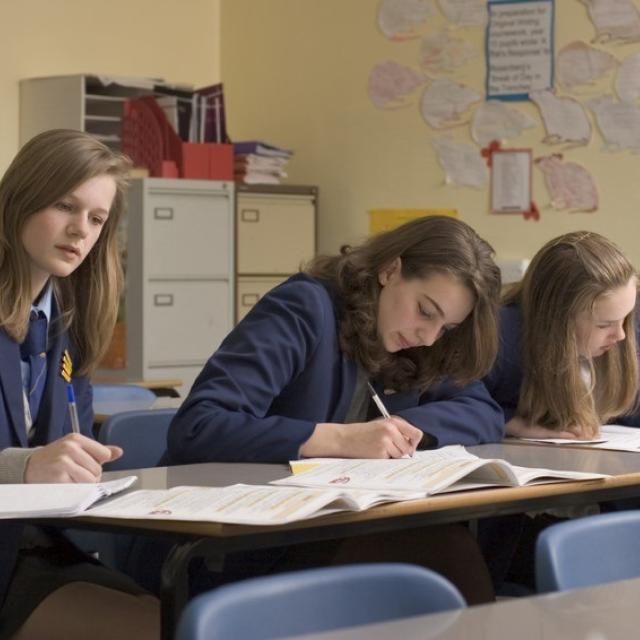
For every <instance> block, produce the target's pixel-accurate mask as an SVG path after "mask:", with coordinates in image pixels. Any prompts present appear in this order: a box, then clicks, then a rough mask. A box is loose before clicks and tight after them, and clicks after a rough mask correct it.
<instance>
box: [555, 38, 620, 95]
mask: <svg viewBox="0 0 640 640" xmlns="http://www.w3.org/2000/svg"><path fill="white" fill-rule="evenodd" d="M617 66H618V60H617V59H616V58H615V57H614V56H612V55H611V54H610V53H607V52H606V51H601V50H600V49H596V48H595V47H592V46H591V45H588V44H587V43H586V42H580V41H577V40H576V41H574V42H571V43H570V44H568V45H567V46H566V47H562V49H560V52H559V53H558V62H557V67H556V69H557V71H558V81H559V82H560V84H561V85H562V86H563V87H565V89H572V88H573V87H575V86H577V85H581V84H585V85H588V84H593V82H594V81H595V80H597V79H598V78H601V77H602V76H604V75H605V74H606V73H608V72H609V71H611V70H612V69H615V68H616V67H617Z"/></svg>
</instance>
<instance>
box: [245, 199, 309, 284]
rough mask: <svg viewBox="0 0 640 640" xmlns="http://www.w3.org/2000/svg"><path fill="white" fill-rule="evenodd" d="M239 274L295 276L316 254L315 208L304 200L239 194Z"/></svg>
mask: <svg viewBox="0 0 640 640" xmlns="http://www.w3.org/2000/svg"><path fill="white" fill-rule="evenodd" d="M236 225H237V237H238V243H237V251H238V273H240V274H261V273H264V274H274V273H275V274H286V273H295V272H296V271H298V269H299V268H300V263H301V262H306V261H307V260H310V259H311V258H313V256H314V254H315V205H314V200H313V199H312V198H309V197H304V196H265V195H260V196H253V195H252V194H238V202H237V212H236Z"/></svg>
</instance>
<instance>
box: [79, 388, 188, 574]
mask: <svg viewBox="0 0 640 640" xmlns="http://www.w3.org/2000/svg"><path fill="white" fill-rule="evenodd" d="M142 390H143V391H147V389H142ZM152 395H153V394H152ZM175 413H176V409H149V410H145V411H127V412H125V413H116V414H114V415H112V416H110V417H109V418H107V420H106V421H105V423H104V424H103V425H102V426H101V427H100V431H99V432H98V441H99V442H101V443H102V444H115V445H118V446H119V447H122V449H123V450H124V453H123V455H122V457H120V458H118V459H117V460H114V461H113V462H109V463H107V464H105V465H104V467H103V468H104V470H105V471H120V470H123V469H143V468H148V467H155V466H157V465H158V463H159V462H160V459H161V458H162V455H163V454H164V452H165V451H166V449H167V431H168V429H169V424H170V423H171V419H172V418H173V416H174V415H175ZM67 536H68V537H69V539H70V540H72V541H73V542H74V543H75V544H76V545H77V546H79V547H80V548H81V549H84V550H85V551H86V552H88V553H92V554H97V556H98V558H99V559H100V560H101V561H102V562H103V563H104V564H106V565H108V566H110V567H113V568H115V569H119V570H120V571H124V570H125V569H126V568H127V566H128V563H129V556H130V554H131V553H132V549H133V544H134V541H135V537H134V536H131V535H130V534H115V533H102V532H96V531H83V530H81V531H77V530H68V531H67Z"/></svg>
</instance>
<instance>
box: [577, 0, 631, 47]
mask: <svg viewBox="0 0 640 640" xmlns="http://www.w3.org/2000/svg"><path fill="white" fill-rule="evenodd" d="M581 2H582V4H583V5H585V6H586V7H587V10H588V11H589V16H590V17H591V21H592V22H593V26H594V27H595V29H596V36H595V39H594V40H595V41H596V42H608V41H609V40H625V41H635V40H640V12H639V11H638V9H637V8H636V7H635V5H634V4H633V2H632V1H631V0H581Z"/></svg>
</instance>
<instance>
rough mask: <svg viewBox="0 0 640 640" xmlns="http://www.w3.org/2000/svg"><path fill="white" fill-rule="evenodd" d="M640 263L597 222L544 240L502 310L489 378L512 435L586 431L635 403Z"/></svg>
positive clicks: (592, 430)
mask: <svg viewBox="0 0 640 640" xmlns="http://www.w3.org/2000/svg"><path fill="white" fill-rule="evenodd" d="M636 290H637V277H636V271H635V269H634V267H633V265H631V263H630V262H629V260H628V259H627V258H626V257H625V255H624V254H623V253H622V251H621V250H620V249H619V248H618V247H617V246H616V245H615V244H614V243H613V242H611V241H610V240H608V239H607V238H605V237H603V236H601V235H599V234H597V233H594V232H591V231H575V232H572V233H567V234H565V235H563V236H560V237H559V238H555V239H554V240H551V241H550V242H548V243H547V244H546V245H544V247H542V249H540V250H539V251H538V252H537V254H536V255H535V257H534V258H533V260H532V261H531V264H530V265H529V268H528V269H527V272H526V274H525V276H524V278H523V280H522V282H521V283H519V284H518V285H517V286H516V287H515V289H514V290H512V291H511V292H509V293H508V295H507V296H506V299H505V305H504V306H503V308H502V310H501V316H500V320H501V325H500V327H501V328H500V333H501V340H500V349H499V355H498V359H497V362H496V364H495V366H494V368H493V369H492V371H491V373H490V374H489V375H488V376H487V377H486V378H485V384H486V386H487V388H488V390H489V392H490V393H491V395H492V397H493V398H494V399H495V400H496V401H497V402H498V403H499V404H500V405H501V407H502V408H503V410H504V412H505V419H506V421H507V424H506V431H507V433H508V434H510V435H515V436H530V437H545V436H546V437H567V438H582V439H588V438H592V437H594V436H597V435H598V431H599V427H600V425H601V424H604V423H606V422H609V421H610V420H611V419H613V418H615V417H617V416H624V415H625V414H630V413H632V412H633V411H634V408H635V404H636V397H637V393H638V356H637V348H636V330H635V322H636V318H635V305H636Z"/></svg>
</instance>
